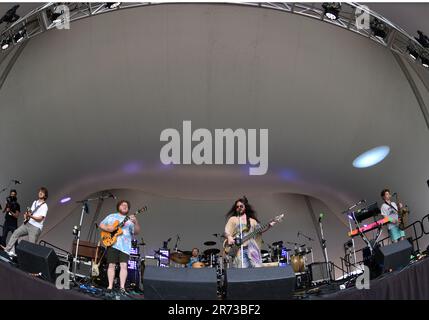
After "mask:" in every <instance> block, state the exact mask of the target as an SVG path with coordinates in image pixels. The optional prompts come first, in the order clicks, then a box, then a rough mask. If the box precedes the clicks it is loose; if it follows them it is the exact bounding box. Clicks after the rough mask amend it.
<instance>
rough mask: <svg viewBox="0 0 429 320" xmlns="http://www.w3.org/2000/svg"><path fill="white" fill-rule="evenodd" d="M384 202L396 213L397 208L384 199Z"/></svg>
mask: <svg viewBox="0 0 429 320" xmlns="http://www.w3.org/2000/svg"><path fill="white" fill-rule="evenodd" d="M384 203H385V204H387V205H388V206H389V207H391V208H392V209H393V210H395V211H396V213H398V210H397V209H396V208H395V207H394V206H392V204H391V203H387V202H386V201H384Z"/></svg>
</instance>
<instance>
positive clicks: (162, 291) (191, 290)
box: [143, 266, 217, 300]
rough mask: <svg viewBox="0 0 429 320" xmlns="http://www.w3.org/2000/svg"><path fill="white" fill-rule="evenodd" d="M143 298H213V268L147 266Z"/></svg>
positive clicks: (214, 274)
mask: <svg viewBox="0 0 429 320" xmlns="http://www.w3.org/2000/svg"><path fill="white" fill-rule="evenodd" d="M143 277H144V278H143V290H144V297H145V299H149V300H215V299H217V278H216V269H215V268H201V269H193V268H166V267H154V266H147V267H146V268H145V270H144V275H143Z"/></svg>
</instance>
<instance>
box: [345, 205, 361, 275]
mask: <svg viewBox="0 0 429 320" xmlns="http://www.w3.org/2000/svg"><path fill="white" fill-rule="evenodd" d="M362 202H364V201H362V200H361V201H359V202H357V203H355V204H353V205H352V206H351V207H349V208H347V210H345V211H343V213H345V214H347V220H349V228H350V232H352V231H353V227H352V221H351V219H352V217H353V220H354V221H355V222H356V216H355V213H354V212H353V211H351V210H353V209H354V208H356V207H357V206H359V205H360V204H361V203H362ZM350 214H352V217H350ZM352 247H353V265H354V266H355V268H356V267H357V266H356V246H355V240H354V237H352Z"/></svg>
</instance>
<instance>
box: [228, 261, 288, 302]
mask: <svg viewBox="0 0 429 320" xmlns="http://www.w3.org/2000/svg"><path fill="white" fill-rule="evenodd" d="M226 285H227V287H226V297H227V299H229V300H243V299H244V300H252V299H255V300H274V299H290V298H292V294H293V291H294V290H295V273H294V272H293V269H292V266H290V265H285V266H281V267H271V268H246V269H241V268H230V269H227V270H226Z"/></svg>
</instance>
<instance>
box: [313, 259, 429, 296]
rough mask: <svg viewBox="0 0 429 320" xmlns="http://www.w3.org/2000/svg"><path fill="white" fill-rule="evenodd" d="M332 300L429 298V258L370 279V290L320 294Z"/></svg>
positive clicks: (347, 290) (354, 289) (349, 289)
mask: <svg viewBox="0 0 429 320" xmlns="http://www.w3.org/2000/svg"><path fill="white" fill-rule="evenodd" d="M319 298H322V299H330V300H429V258H428V257H426V258H424V259H422V260H420V261H416V262H414V263H412V264H410V265H408V266H407V267H405V268H403V269H402V270H399V271H394V272H391V273H386V274H384V275H382V276H380V277H378V278H376V279H374V280H371V281H370V288H369V289H368V290H365V289H362V290H358V289H357V288H356V287H352V288H348V289H345V290H341V291H337V292H335V293H331V294H325V295H322V296H319Z"/></svg>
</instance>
